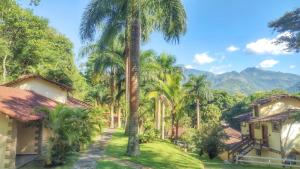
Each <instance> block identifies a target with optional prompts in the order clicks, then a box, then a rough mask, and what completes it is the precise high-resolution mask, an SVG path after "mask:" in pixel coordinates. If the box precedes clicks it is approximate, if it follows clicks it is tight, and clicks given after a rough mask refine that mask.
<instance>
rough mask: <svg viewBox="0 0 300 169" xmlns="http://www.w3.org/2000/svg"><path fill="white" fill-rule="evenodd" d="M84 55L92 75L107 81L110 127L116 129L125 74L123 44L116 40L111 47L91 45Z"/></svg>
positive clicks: (85, 49) (84, 51) (86, 48)
mask: <svg viewBox="0 0 300 169" xmlns="http://www.w3.org/2000/svg"><path fill="white" fill-rule="evenodd" d="M82 53H83V54H86V55H89V57H90V58H89V64H91V65H90V67H91V69H92V70H90V71H91V73H92V74H96V75H99V76H101V78H100V79H102V80H103V79H106V80H105V82H103V83H107V82H109V83H108V84H107V86H109V87H108V88H109V89H110V101H111V102H110V104H109V105H110V127H111V128H114V126H115V122H114V115H115V112H116V110H115V108H116V106H117V101H118V100H117V99H118V98H120V97H118V91H119V92H121V90H118V86H120V84H121V81H120V80H121V79H120V78H122V74H124V63H123V48H122V46H121V43H120V42H119V41H118V39H116V40H115V41H114V42H113V43H111V44H110V45H109V46H104V45H102V46H98V45H94V44H92V45H89V46H87V47H85V48H84V50H83V52H82Z"/></svg>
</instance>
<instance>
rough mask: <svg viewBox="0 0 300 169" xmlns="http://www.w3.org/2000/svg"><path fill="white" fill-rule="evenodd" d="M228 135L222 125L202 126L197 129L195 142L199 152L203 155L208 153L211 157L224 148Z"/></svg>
mask: <svg viewBox="0 0 300 169" xmlns="http://www.w3.org/2000/svg"><path fill="white" fill-rule="evenodd" d="M225 138H226V135H225V133H224V131H223V128H222V127H216V126H211V125H205V126H202V127H201V129H199V130H198V131H197V134H196V136H195V144H196V147H197V151H198V154H199V155H200V156H202V155H203V154H204V153H206V154H207V155H208V156H209V158H210V159H213V158H215V157H216V156H218V154H219V153H220V152H222V151H223V149H224V143H223V141H222V140H225Z"/></svg>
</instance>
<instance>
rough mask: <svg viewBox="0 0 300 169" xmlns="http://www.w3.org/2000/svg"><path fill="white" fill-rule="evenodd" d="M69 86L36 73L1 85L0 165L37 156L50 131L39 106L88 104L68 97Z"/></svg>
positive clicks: (15, 164)
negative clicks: (45, 124) (45, 126)
mask: <svg viewBox="0 0 300 169" xmlns="http://www.w3.org/2000/svg"><path fill="white" fill-rule="evenodd" d="M71 91H72V88H70V87H68V86H65V85H63V84H59V83H57V82H54V81H51V80H49V79H46V78H44V77H42V76H39V75H26V76H22V77H20V78H18V79H16V80H14V81H12V82H9V83H6V84H3V85H1V86H0V168H1V169H14V168H18V167H19V166H21V165H24V164H25V163H26V162H28V161H30V160H32V159H34V158H36V157H37V156H38V155H39V154H40V153H41V151H42V148H43V146H45V145H46V143H47V141H48V138H49V136H50V135H51V132H50V131H49V129H47V128H44V127H43V125H42V120H43V112H39V111H38V110H39V108H41V107H46V108H50V109H51V108H54V107H55V106H56V105H58V104H65V105H67V106H70V107H82V108H88V107H89V105H88V104H86V103H84V102H82V101H80V100H78V99H75V98H73V97H71V95H70V94H71Z"/></svg>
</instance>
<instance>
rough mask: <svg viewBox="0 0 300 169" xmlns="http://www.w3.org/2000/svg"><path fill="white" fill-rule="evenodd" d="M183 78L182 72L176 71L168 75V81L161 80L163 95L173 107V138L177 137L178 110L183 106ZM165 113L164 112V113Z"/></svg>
mask: <svg viewBox="0 0 300 169" xmlns="http://www.w3.org/2000/svg"><path fill="white" fill-rule="evenodd" d="M181 80H182V74H181V73H176V74H172V75H166V81H165V82H163V81H161V83H160V87H161V92H162V93H163V96H164V97H165V98H166V99H167V100H168V102H169V104H170V107H171V118H172V127H171V138H172V139H175V132H176V131H175V120H176V119H175V118H176V112H177V111H178V110H179V109H180V108H181V102H182V89H181V85H180V82H181ZM163 114H164V113H163Z"/></svg>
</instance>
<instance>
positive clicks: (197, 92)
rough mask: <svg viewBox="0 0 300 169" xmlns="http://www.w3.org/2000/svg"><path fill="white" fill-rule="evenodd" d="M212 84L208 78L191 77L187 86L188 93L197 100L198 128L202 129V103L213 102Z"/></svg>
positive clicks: (202, 76)
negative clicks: (210, 87)
mask: <svg viewBox="0 0 300 169" xmlns="http://www.w3.org/2000/svg"><path fill="white" fill-rule="evenodd" d="M209 86H210V83H209V82H208V81H207V80H206V76H204V75H200V76H194V75H192V76H190V77H189V81H188V82H187V83H186V84H185V87H186V88H187V92H188V93H189V94H190V95H191V96H192V97H193V98H194V99H195V102H196V115H197V117H196V118H197V128H198V129H199V128H200V120H201V117H200V116H201V115H200V101H201V100H211V99H212V97H213V96H212V92H210V89H209Z"/></svg>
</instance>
